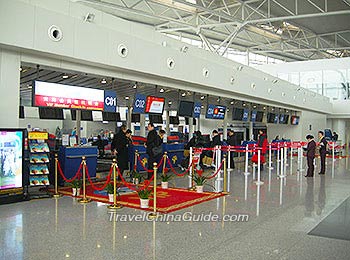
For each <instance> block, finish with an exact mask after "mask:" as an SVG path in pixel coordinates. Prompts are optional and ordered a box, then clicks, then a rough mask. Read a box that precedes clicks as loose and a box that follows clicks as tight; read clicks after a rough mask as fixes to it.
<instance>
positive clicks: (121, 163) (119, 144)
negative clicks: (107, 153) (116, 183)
mask: <svg viewBox="0 0 350 260" xmlns="http://www.w3.org/2000/svg"><path fill="white" fill-rule="evenodd" d="M126 130H127V129H126V125H122V126H121V127H120V131H119V132H118V133H117V134H116V135H115V136H114V137H113V141H112V144H111V149H112V151H113V153H114V154H116V155H117V162H118V168H119V170H120V173H121V174H123V172H124V171H125V170H127V169H128V168H129V167H128V163H129V154H128V146H129V141H128V138H127V137H126Z"/></svg>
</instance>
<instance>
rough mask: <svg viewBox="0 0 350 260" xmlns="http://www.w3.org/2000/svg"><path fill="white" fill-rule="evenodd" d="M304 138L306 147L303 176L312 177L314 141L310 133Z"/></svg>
mask: <svg viewBox="0 0 350 260" xmlns="http://www.w3.org/2000/svg"><path fill="white" fill-rule="evenodd" d="M306 139H307V141H308V143H307V147H306V158H307V167H308V168H307V174H306V175H305V177H314V168H315V167H314V159H315V151H316V142H315V140H314V137H313V136H312V135H307V136H306Z"/></svg>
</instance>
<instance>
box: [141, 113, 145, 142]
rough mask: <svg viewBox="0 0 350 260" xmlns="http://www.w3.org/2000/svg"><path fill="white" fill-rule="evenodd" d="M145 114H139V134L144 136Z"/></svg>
mask: <svg viewBox="0 0 350 260" xmlns="http://www.w3.org/2000/svg"><path fill="white" fill-rule="evenodd" d="M145 117H146V116H145V114H140V136H143V137H146V128H145V127H146V122H145V120H146V119H145Z"/></svg>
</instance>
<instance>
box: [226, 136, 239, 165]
mask: <svg viewBox="0 0 350 260" xmlns="http://www.w3.org/2000/svg"><path fill="white" fill-rule="evenodd" d="M227 144H228V145H230V146H237V138H236V136H235V132H234V131H233V130H228V138H227ZM230 154H231V158H230V166H231V169H234V168H235V161H234V159H233V158H234V154H235V153H234V152H232V151H231V153H230Z"/></svg>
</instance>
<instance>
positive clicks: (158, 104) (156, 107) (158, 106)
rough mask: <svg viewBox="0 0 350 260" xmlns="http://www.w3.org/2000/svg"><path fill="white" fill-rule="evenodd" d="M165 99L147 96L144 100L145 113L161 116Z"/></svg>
mask: <svg viewBox="0 0 350 260" xmlns="http://www.w3.org/2000/svg"><path fill="white" fill-rule="evenodd" d="M164 101H165V99H164V98H162V97H153V96H148V97H147V99H146V109H145V112H146V113H154V114H163V108H164Z"/></svg>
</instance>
